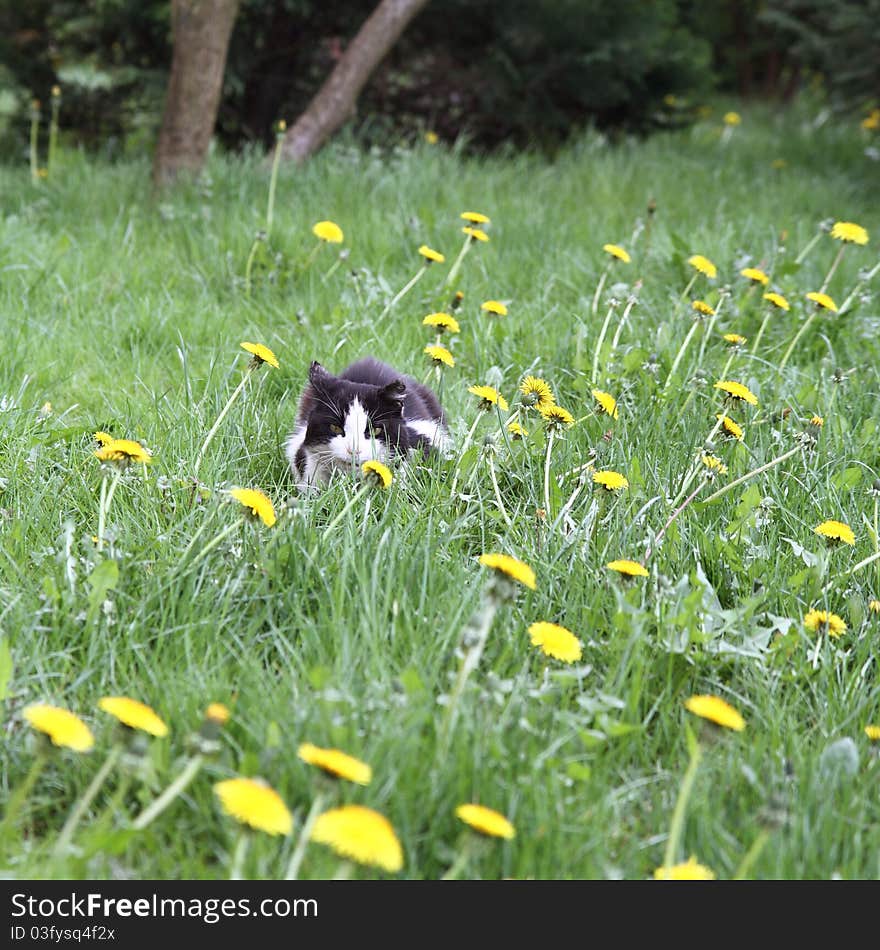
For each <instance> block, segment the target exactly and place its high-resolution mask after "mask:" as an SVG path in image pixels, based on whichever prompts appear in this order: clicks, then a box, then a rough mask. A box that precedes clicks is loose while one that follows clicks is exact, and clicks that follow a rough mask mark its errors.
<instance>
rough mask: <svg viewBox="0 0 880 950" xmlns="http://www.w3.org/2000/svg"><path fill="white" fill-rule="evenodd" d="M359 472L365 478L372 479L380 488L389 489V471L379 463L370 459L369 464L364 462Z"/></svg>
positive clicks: (390, 480) (390, 479) (390, 478)
mask: <svg viewBox="0 0 880 950" xmlns="http://www.w3.org/2000/svg"><path fill="white" fill-rule="evenodd" d="M361 471H362V472H363V473H364V475H365V476H368V477H370V478H372V479H373V481H374V482H375V483H376V484H377V485H378V486H379V487H380V488H383V489H384V488H390V487H391V482H392V477H391V469H390V468H388V466H387V465H383V464H382V463H381V462H377V461H375V460H374V459H371V460H370V461H369V462H364V464H363V465H362V466H361Z"/></svg>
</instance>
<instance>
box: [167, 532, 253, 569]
mask: <svg viewBox="0 0 880 950" xmlns="http://www.w3.org/2000/svg"><path fill="white" fill-rule="evenodd" d="M239 524H240V522H239V521H233V522H232V524H228V525H226V527H225V528H224V529H223V530H222V531H221V532H220V533H219V534H218V535H217V536H216V537H214V538H212V539H211V540H210V541H209V542H208V543H207V544H206V545H205V546H204V547H203V548H201V549H200V550H199V553H198V554H197V555H196V556H195V557H194V558H193V559H192V560H191V561H190V562H189V565H188V567H189V568H190V569H192V568H193V567H195V566H196V564H198V563H199V561H201V560H202V558H205V557H207V556H208V555H209V554H210V553H211V551H213V550H214V548H216V547H217V545H218V544H220V543H222V542H223V541H224V540H225V539H226V538H228V537H229V535H230V534H232V532H233V531H235V529H236V528H237V527H238V526H239ZM182 563H183V559H182V558H181V560H180V561H178V564H182Z"/></svg>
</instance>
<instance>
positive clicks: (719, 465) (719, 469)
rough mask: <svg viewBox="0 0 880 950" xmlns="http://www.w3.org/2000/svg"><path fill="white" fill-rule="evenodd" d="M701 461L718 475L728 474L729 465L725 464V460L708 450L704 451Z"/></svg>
mask: <svg viewBox="0 0 880 950" xmlns="http://www.w3.org/2000/svg"><path fill="white" fill-rule="evenodd" d="M700 461H701V462H702V463H703V465H705V466H706V468H707V469H708V470H709V471H710V472H712V473H713V474H716V475H726V474H727V466H726V465H725V464H724V462H722V461H721V459H720V458H717V457H716V456H714V455H710V454H709V453H708V452H704V453H703V454H702V455H701V456H700Z"/></svg>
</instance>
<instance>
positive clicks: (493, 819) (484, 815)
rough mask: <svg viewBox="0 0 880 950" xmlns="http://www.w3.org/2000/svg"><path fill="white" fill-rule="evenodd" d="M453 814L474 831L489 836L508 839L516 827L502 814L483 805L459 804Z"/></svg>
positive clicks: (513, 834)
mask: <svg viewBox="0 0 880 950" xmlns="http://www.w3.org/2000/svg"><path fill="white" fill-rule="evenodd" d="M455 816H456V818H460V819H461V820H462V821H463V822H464V823H465V824H466V825H468V826H469V827H471V828H473V829H474V831H478V832H479V833H480V834H482V835H486V836H487V837H490V838H504V839H505V840H507V841H509V840H510V839H511V838H513V837H514V836H515V835H516V829H515V828H514V827H513V825H512V824H511V823H510V821H508V819H507V818H505V817H504V815H502V814H501V813H500V812H497V811H494V810H493V809H491V808H487V807H486V806H485V805H474V804H468V805H459V806H458V808H456V809H455Z"/></svg>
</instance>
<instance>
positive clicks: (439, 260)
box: [419, 244, 446, 264]
mask: <svg viewBox="0 0 880 950" xmlns="http://www.w3.org/2000/svg"><path fill="white" fill-rule="evenodd" d="M419 254H421V255H422V257H424V258H425V260H427V261H428V262H429V263H434V264H443V263H444V262H445V261H446V257H445V256H444V255H443V254H441V253H440V252H439V251H435V250H433V248H430V247H428V245H427V244H422V245H421V246H420V247H419Z"/></svg>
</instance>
